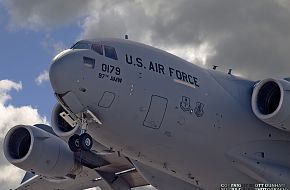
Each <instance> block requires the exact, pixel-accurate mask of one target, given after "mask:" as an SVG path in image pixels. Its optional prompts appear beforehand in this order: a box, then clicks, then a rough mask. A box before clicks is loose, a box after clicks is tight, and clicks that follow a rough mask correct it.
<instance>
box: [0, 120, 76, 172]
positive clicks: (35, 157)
mask: <svg viewBox="0 0 290 190" xmlns="http://www.w3.org/2000/svg"><path fill="white" fill-rule="evenodd" d="M3 148H4V154H5V157H6V159H7V160H8V161H9V162H10V163H11V164H13V165H15V166H17V167H19V168H21V169H24V170H26V171H31V172H34V173H36V174H40V175H44V176H65V175H67V174H71V173H73V172H74V171H76V170H77V169H79V165H78V164H77V163H76V162H75V157H74V153H73V152H72V151H71V150H70V149H69V147H68V145H67V143H66V142H64V141H63V140H62V139H60V138H59V137H57V136H55V135H53V134H50V133H48V132H46V131H44V130H42V129H40V128H37V127H35V126H28V125H17V126H15V127H13V128H12V129H10V130H9V131H8V133H7V134H6V136H5V140H4V147H3Z"/></svg>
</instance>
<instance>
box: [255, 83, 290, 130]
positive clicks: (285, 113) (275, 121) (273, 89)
mask: <svg viewBox="0 0 290 190" xmlns="http://www.w3.org/2000/svg"><path fill="white" fill-rule="evenodd" d="M289 105H290V82H289V81H286V80H275V79H265V80H262V81H260V82H258V83H257V84H256V85H255V87H254V91H253V94H252V109H253V112H254V113H255V115H256V116H257V117H258V118H259V119H260V120H262V121H264V122H265V123H267V124H269V125H271V126H273V127H276V128H279V129H282V130H285V131H288V132H290V106H289Z"/></svg>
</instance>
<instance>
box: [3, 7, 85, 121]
mask: <svg viewBox="0 0 290 190" xmlns="http://www.w3.org/2000/svg"><path fill="white" fill-rule="evenodd" d="M2 8H3V7H2ZM3 18H6V19H3ZM8 18H9V17H8V15H7V13H5V11H3V9H2V10H1V27H0V36H1V43H2V48H1V52H0V57H1V70H0V76H1V79H9V80H12V81H15V82H19V81H21V82H22V85H23V90H22V91H21V93H15V92H12V94H11V95H12V96H13V100H12V101H11V103H12V104H13V105H16V106H23V105H32V106H33V107H36V108H37V109H38V110H39V112H40V114H41V115H44V116H46V117H47V118H48V119H49V118H50V112H51V110H52V107H53V106H54V104H55V103H56V101H55V98H54V95H53V91H52V89H51V86H50V84H49V82H48V81H44V82H43V83H42V84H40V85H39V84H37V83H36V82H35V80H36V78H37V77H38V76H39V75H40V74H41V73H42V72H43V71H45V70H47V69H48V68H49V65H50V61H51V60H52V58H53V57H54V55H55V54H56V50H55V49H54V47H53V43H56V42H57V41H61V44H62V46H63V47H69V46H71V45H72V44H73V43H74V42H75V41H76V38H77V35H78V34H79V33H80V28H79V26H78V25H77V24H67V25H65V26H63V27H57V28H55V29H54V30H40V31H33V30H32V31H30V30H25V29H18V28H12V29H10V28H9V26H8V25H9V23H8V21H9V19H8Z"/></svg>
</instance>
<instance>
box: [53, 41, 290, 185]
mask: <svg viewBox="0 0 290 190" xmlns="http://www.w3.org/2000/svg"><path fill="white" fill-rule="evenodd" d="M86 42H89V43H98V44H102V45H108V46H111V47H114V48H115V49H116V52H117V56H118V60H113V59H110V58H107V57H105V56H102V55H99V54H97V53H96V52H94V51H92V50H88V49H69V50H66V51H64V52H62V53H61V54H59V55H58V56H56V57H55V58H54V59H53V61H52V64H51V67H50V81H51V84H52V87H53V89H54V91H55V93H56V94H57V97H61V98H59V99H58V100H59V101H60V103H61V104H62V105H64V106H66V107H67V110H68V111H69V112H71V114H75V116H78V115H79V113H80V112H83V111H85V110H90V111H91V112H92V113H93V114H94V115H95V116H96V117H97V118H98V119H99V120H100V121H101V123H102V124H97V123H90V124H89V127H88V133H89V134H90V135H91V136H92V137H93V138H94V140H96V141H98V142H99V143H101V144H102V145H104V146H106V147H109V148H110V149H111V150H114V151H118V152H119V153H120V154H122V155H125V156H127V157H128V158H130V159H131V160H135V161H138V163H141V165H140V166H139V168H140V170H139V172H140V173H141V174H142V167H143V168H144V167H146V168H145V169H144V173H143V176H145V178H147V177H146V175H148V173H149V174H150V173H154V175H157V176H158V172H161V173H160V176H159V177H160V179H162V180H161V181H160V183H162V184H160V186H162V187H164V179H166V178H167V177H165V176H164V175H165V174H167V175H170V177H169V176H168V179H171V178H172V177H174V179H176V180H177V179H179V180H181V181H183V182H181V181H180V184H182V183H184V184H191V185H192V189H218V188H219V187H220V184H226V183H247V184H249V183H250V184H252V183H258V182H263V183H275V182H276V183H277V182H278V183H285V184H287V185H288V186H290V182H289V180H288V179H289V178H288V177H289V173H290V170H289V168H290V163H289V158H290V153H289V144H290V142H289V139H290V134H289V133H288V132H285V131H282V130H279V129H277V128H275V127H273V126H270V125H268V124H266V123H264V122H263V121H261V120H260V119H258V118H257V117H256V116H255V114H254V113H253V111H252V106H251V98H252V92H253V89H254V86H255V83H256V82H253V81H248V80H245V79H242V78H239V77H236V76H233V75H228V74H224V73H221V72H218V71H213V70H205V69H203V68H200V67H198V66H196V65H194V64H192V63H189V62H187V61H185V60H183V59H180V58H178V57H176V56H174V55H171V54H169V53H167V52H164V51H162V50H159V49H156V48H153V47H150V46H147V45H143V44H140V43H136V42H132V41H129V40H120V39H99V40H88V41H86ZM126 55H127V61H126ZM131 56H132V63H131ZM84 57H86V64H84ZM87 58H89V59H91V60H94V65H93V66H92V65H89V64H87V60H88V59H87ZM141 59H142V61H141ZM140 62H142V64H141V63H140ZM150 62H152V63H153V64H151V63H150ZM155 63H157V68H156V67H155V66H156V65H155ZM158 64H159V65H158ZM150 65H151V66H153V67H151V69H150ZM102 67H103V68H102ZM117 67H118V68H119V69H120V72H118V70H117V69H116V68H117ZM152 68H154V69H152ZM107 69H108V70H107ZM182 72H183V73H182ZM180 76H181V80H178V77H180ZM110 79H113V80H110ZM148 168H149V170H150V168H154V169H152V171H151V172H150V171H149V172H148ZM137 169H138V167H137ZM145 170H146V171H145ZM158 170H160V171H158ZM149 182H150V181H149ZM154 183H155V184H157V186H158V181H156V180H155V181H154ZM168 184H170V183H168Z"/></svg>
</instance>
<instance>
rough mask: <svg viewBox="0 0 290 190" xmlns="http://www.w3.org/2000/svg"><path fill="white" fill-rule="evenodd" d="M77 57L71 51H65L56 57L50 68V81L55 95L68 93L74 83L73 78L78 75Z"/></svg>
mask: <svg viewBox="0 0 290 190" xmlns="http://www.w3.org/2000/svg"><path fill="white" fill-rule="evenodd" d="M77 61H78V60H77V56H76V55H74V53H73V52H72V50H71V49H68V50H64V51H63V52H61V53H59V54H58V55H56V56H55V57H54V58H53V60H52V62H51V66H50V68H49V79H50V83H51V86H52V88H53V90H54V91H55V93H58V94H63V93H65V92H67V91H68V90H69V89H68V88H69V87H71V84H72V83H73V82H74V80H73V76H74V75H76V74H77V73H76V72H77V68H76V67H77V64H76V62H77Z"/></svg>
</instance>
